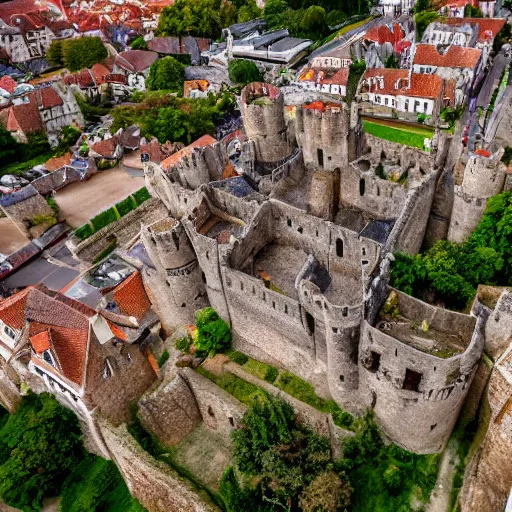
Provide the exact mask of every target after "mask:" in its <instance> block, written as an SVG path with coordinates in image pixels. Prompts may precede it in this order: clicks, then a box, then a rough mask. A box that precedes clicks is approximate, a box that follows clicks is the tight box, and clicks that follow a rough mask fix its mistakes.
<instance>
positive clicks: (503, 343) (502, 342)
mask: <svg viewBox="0 0 512 512" xmlns="http://www.w3.org/2000/svg"><path fill="white" fill-rule="evenodd" d="M511 333H512V293H511V292H510V291H509V290H506V289H505V290H503V292H502V294H501V295H500V298H499V299H498V302H497V303H496V306H495V307H494V311H492V313H491V314H490V316H489V319H488V320H487V324H486V325H485V351H486V352H487V353H488V354H490V355H491V356H493V357H494V358H496V357H499V356H500V355H501V354H502V353H503V352H504V351H505V349H506V348H507V347H508V345H509V343H510V336H511Z"/></svg>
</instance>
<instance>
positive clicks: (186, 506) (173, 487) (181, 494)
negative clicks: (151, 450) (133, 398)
mask: <svg viewBox="0 0 512 512" xmlns="http://www.w3.org/2000/svg"><path fill="white" fill-rule="evenodd" d="M100 428H101V433H102V435H103V438H104V439H105V443H106V445H107V447H108V450H109V452H110V453H111V455H112V460H113V461H114V462H115V464H116V466H117V467H118V468H119V471H120V472H121V475H122V476H123V479H124V481H125V482H126V485H127V486H128V489H129V490H130V493H131V494H132V495H133V496H134V497H135V498H137V500H139V502H140V503H141V505H142V506H143V507H144V508H145V509H147V510H148V512H169V511H170V510H176V511H177V510H179V511H180V512H218V508H217V507H216V506H214V505H213V504H211V503H208V502H206V501H204V499H203V498H202V497H201V496H199V494H197V492H196V491H195V490H194V489H193V488H192V484H191V483H190V482H188V481H187V480H186V479H185V478H183V477H180V476H179V475H178V473H176V471H175V470H174V469H172V468H171V467H170V466H169V465H168V464H165V463H164V462H160V461H157V460H156V459H154V458H153V457H151V456H150V455H149V454H148V453H147V452H145V451H144V450H143V449H142V447H141V446H140V445H139V444H138V443H137V441H136V440H135V439H134V438H133V437H132V436H131V435H130V434H129V432H128V430H127V428H126V425H121V426H119V427H117V428H116V427H113V426H112V425H111V424H109V423H108V422H107V421H105V420H103V421H102V422H101V424H100Z"/></svg>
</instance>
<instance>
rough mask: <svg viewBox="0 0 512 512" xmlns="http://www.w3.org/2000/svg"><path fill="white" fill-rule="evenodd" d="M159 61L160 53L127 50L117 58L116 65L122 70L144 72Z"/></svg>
mask: <svg viewBox="0 0 512 512" xmlns="http://www.w3.org/2000/svg"><path fill="white" fill-rule="evenodd" d="M156 60H158V53H156V52H149V51H146V50H127V51H125V52H121V53H119V54H118V55H117V56H116V60H115V63H116V64H117V65H118V66H119V67H120V68H122V69H125V70H127V71H133V72H140V71H144V70H145V69H147V68H149V67H150V66H151V64H153V62H155V61H156Z"/></svg>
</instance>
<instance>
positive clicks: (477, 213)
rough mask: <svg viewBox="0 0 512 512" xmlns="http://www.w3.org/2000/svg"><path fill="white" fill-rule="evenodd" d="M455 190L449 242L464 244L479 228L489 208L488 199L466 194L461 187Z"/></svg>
mask: <svg viewBox="0 0 512 512" xmlns="http://www.w3.org/2000/svg"><path fill="white" fill-rule="evenodd" d="M453 188H454V197H453V210H452V217H451V220H450V227H449V229H448V240H450V241H452V242H464V241H465V240H466V239H467V238H469V237H470V235H471V233H473V231H474V230H475V228H476V227H477V226H478V223H479V222H480V219H481V218H482V215H483V213H484V211H485V208H486V206H487V199H480V198H476V197H473V196H471V195H469V194H466V192H465V190H464V188H463V187H462V186H460V185H455V186H454V187H453Z"/></svg>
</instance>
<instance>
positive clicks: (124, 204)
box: [116, 196, 137, 217]
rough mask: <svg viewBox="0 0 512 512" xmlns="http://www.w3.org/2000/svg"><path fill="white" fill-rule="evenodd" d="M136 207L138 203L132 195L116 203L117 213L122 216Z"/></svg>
mask: <svg viewBox="0 0 512 512" xmlns="http://www.w3.org/2000/svg"><path fill="white" fill-rule="evenodd" d="M136 207H137V203H136V202H135V199H133V197H132V196H128V197H127V198H126V199H123V200H122V201H119V203H116V209H117V213H119V215H120V216H121V217H124V216H125V215H126V214H127V213H130V212H131V211H132V210H133V209H135V208H136Z"/></svg>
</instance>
